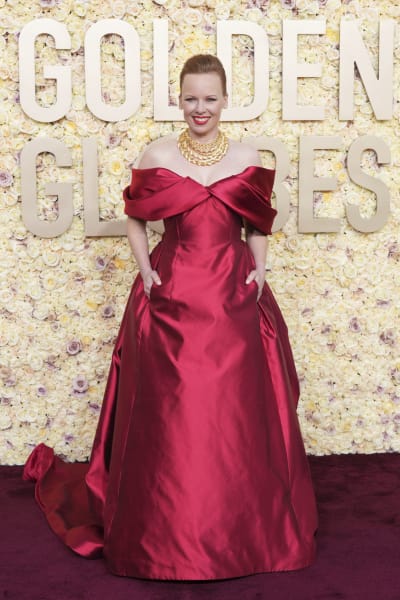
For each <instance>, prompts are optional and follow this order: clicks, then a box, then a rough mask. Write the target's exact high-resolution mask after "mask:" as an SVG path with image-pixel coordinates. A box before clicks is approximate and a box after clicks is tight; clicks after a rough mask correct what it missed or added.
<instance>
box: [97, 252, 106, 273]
mask: <svg viewBox="0 0 400 600" xmlns="http://www.w3.org/2000/svg"><path fill="white" fill-rule="evenodd" d="M95 264H96V269H97V270H98V271H104V269H105V268H106V266H107V263H106V261H105V260H104V258H103V257H102V256H97V257H96V263H95Z"/></svg>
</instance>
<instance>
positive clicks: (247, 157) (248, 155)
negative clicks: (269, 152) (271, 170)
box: [230, 140, 262, 167]
mask: <svg viewBox="0 0 400 600" xmlns="http://www.w3.org/2000/svg"><path fill="white" fill-rule="evenodd" d="M230 152H231V155H232V158H233V159H237V160H238V161H240V163H241V164H243V166H244V167H246V166H249V165H256V166H257V165H258V166H262V163H261V158H260V154H259V152H258V150H257V148H255V146H253V145H252V144H249V143H246V142H238V141H236V140H230Z"/></svg>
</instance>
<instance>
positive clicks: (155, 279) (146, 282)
mask: <svg viewBox="0 0 400 600" xmlns="http://www.w3.org/2000/svg"><path fill="white" fill-rule="evenodd" d="M142 279H143V287H144V293H145V294H146V296H147V297H148V298H150V290H151V286H152V285H154V284H156V285H161V279H160V276H159V274H158V273H157V271H154V270H153V269H150V270H149V271H146V272H145V273H142Z"/></svg>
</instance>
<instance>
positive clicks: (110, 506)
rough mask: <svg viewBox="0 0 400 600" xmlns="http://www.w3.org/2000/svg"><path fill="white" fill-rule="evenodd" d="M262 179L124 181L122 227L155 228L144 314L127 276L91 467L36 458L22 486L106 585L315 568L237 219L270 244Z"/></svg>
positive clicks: (263, 172) (285, 395) (267, 177)
mask: <svg viewBox="0 0 400 600" xmlns="http://www.w3.org/2000/svg"><path fill="white" fill-rule="evenodd" d="M273 178H274V172H273V171H271V170H268V169H264V168H263V167H256V166H251V167H248V168H246V169H245V170H244V171H242V172H241V173H239V174H236V175H232V176H229V177H226V178H224V179H221V180H219V181H216V182H215V183H213V184H211V185H208V186H204V185H202V184H200V183H198V182H197V181H194V180H193V179H191V178H190V177H182V176H180V175H178V174H177V173H175V172H173V171H170V170H169V169H165V168H151V169H142V170H137V169H134V170H133V173H132V183H131V185H130V186H129V187H128V188H126V190H125V192H124V199H125V205H126V209H125V210H126V213H127V214H128V215H130V216H133V217H137V218H139V219H144V220H158V219H164V223H165V233H164V235H163V237H162V239H161V241H160V242H159V244H158V245H157V246H156V247H155V249H154V250H153V252H152V253H151V264H152V267H153V268H154V269H156V270H157V271H158V273H159V275H160V278H161V282H162V283H161V285H159V286H158V285H153V287H152V288H151V293H150V299H148V298H147V297H146V295H145V294H144V290H143V281H142V278H141V276H140V275H138V276H137V278H136V280H135V282H134V284H133V287H132V291H131V294H130V297H129V300H128V303H127V306H126V310H125V313H124V317H123V320H122V323H121V328H120V331H119V335H118V337H117V340H116V345H115V350H114V353H113V357H112V363H111V368H110V373H109V378H108V383H107V387H106V391H105V396H104V401H103V405H102V410H101V414H100V419H99V423H98V427H97V431H96V436H95V440H94V445H93V448H92V453H91V457H90V462H89V464H84V463H66V462H63V461H62V460H61V459H60V458H59V457H57V456H55V455H54V453H53V450H52V449H51V448H48V447H47V446H45V445H44V444H40V445H39V446H37V447H36V448H35V450H34V451H33V452H32V453H31V455H30V457H29V459H28V461H27V463H26V465H25V470H24V477H25V479H33V480H35V481H36V499H37V501H38V503H39V505H40V507H41V508H42V510H43V511H44V513H45V515H46V517H47V520H48V522H49V524H50V526H51V527H52V529H53V530H54V531H55V532H56V533H57V535H58V536H59V537H60V538H61V539H62V540H63V542H64V543H65V544H67V545H68V546H69V547H70V548H71V549H72V550H74V551H75V552H77V553H79V554H81V555H83V556H85V557H87V558H94V557H97V556H101V555H103V556H104V557H105V560H106V561H107V564H108V567H109V569H110V570H111V571H112V572H113V573H115V574H117V575H125V576H132V577H140V578H151V579H179V580H181V579H186V580H204V579H220V578H230V577H238V576H242V575H248V574H251V573H260V572H268V571H286V570H292V569H299V568H302V567H305V566H307V565H309V564H310V563H311V562H312V561H313V558H314V554H315V545H314V534H315V531H316V527H317V513H316V506H315V498H314V492H313V488H312V483H311V479H310V472H309V466H308V461H307V457H306V454H305V450H304V446H303V441H302V437H301V432H300V428H299V423H298V419H297V415H296V405H297V401H298V396H299V387H298V379H297V376H296V371H295V366H294V362H293V357H292V352H291V348H290V345H289V340H288V335H287V327H286V325H285V322H284V320H283V318H282V315H281V313H280V310H279V308H278V306H277V304H276V302H275V300H274V297H273V295H272V293H271V291H270V289H269V287H268V285H267V283H265V285H264V288H263V291H262V295H261V297H260V299H259V300H258V302H257V290H258V287H257V283H256V282H252V283H250V284H248V285H246V283H245V280H246V276H247V275H248V273H249V272H250V271H251V270H252V269H253V268H254V258H253V255H252V253H251V251H250V249H249V247H248V245H247V244H246V242H244V241H242V239H241V226H242V219H243V218H244V219H246V220H247V221H248V222H249V223H250V225H252V226H253V227H255V228H256V229H258V230H260V231H261V232H263V233H265V234H267V233H270V231H271V224H272V221H273V218H274V216H275V213H276V211H275V210H274V209H273V208H271V205H270V196H271V190H272V184H273Z"/></svg>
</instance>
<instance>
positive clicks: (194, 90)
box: [179, 72, 228, 142]
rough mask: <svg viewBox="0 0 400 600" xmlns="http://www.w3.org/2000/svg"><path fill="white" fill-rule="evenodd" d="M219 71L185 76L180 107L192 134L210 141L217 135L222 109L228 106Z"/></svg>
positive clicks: (201, 139) (200, 139)
mask: <svg viewBox="0 0 400 600" xmlns="http://www.w3.org/2000/svg"><path fill="white" fill-rule="evenodd" d="M227 101H228V97H227V96H224V93H223V89H222V82H221V78H220V76H219V75H218V73H214V72H212V73H198V74H192V73H188V74H187V75H185V77H184V78H183V82H182V90H181V95H180V96H179V108H182V109H183V117H184V119H185V121H186V123H187V124H188V127H189V130H190V133H191V136H192V137H193V138H197V139H198V140H199V141H203V142H208V141H210V140H213V139H214V138H215V137H216V136H217V131H218V123H219V119H220V116H221V111H222V109H223V108H226V106H227Z"/></svg>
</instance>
